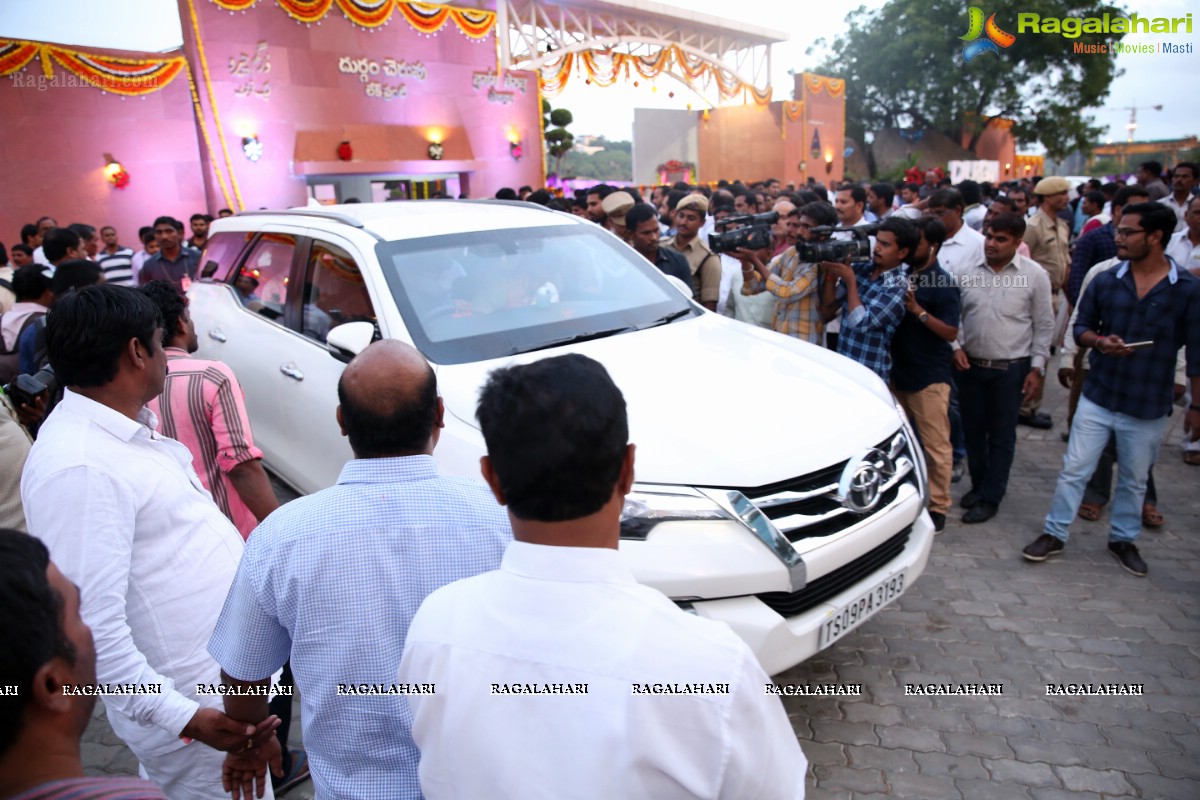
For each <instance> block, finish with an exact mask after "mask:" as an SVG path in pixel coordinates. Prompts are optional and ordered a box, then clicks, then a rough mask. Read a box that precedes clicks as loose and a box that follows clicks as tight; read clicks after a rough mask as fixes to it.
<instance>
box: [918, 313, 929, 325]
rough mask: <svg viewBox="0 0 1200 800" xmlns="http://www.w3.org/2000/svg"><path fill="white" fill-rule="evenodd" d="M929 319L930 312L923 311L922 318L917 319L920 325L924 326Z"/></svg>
mask: <svg viewBox="0 0 1200 800" xmlns="http://www.w3.org/2000/svg"><path fill="white" fill-rule="evenodd" d="M927 319H929V312H928V311H922V312H921V316H919V317H917V322H920V323H922V324H924V323H925V320H927Z"/></svg>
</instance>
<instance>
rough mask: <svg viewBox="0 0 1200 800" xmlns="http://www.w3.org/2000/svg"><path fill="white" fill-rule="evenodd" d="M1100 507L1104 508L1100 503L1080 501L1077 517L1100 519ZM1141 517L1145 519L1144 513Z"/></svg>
mask: <svg viewBox="0 0 1200 800" xmlns="http://www.w3.org/2000/svg"><path fill="white" fill-rule="evenodd" d="M1102 508H1104V506H1103V505H1101V504H1100V503H1080V504H1079V518H1080V519H1086V520H1087V521H1088V522H1095V521H1096V520H1098V519H1100V510H1101V509H1102ZM1142 519H1143V520H1145V514H1144V513H1143V515H1142Z"/></svg>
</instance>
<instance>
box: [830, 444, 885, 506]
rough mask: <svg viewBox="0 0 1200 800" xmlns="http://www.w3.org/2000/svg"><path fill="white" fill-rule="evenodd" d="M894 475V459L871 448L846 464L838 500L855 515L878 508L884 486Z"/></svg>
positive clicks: (839, 485) (839, 487) (839, 483)
mask: <svg viewBox="0 0 1200 800" xmlns="http://www.w3.org/2000/svg"><path fill="white" fill-rule="evenodd" d="M895 473H896V464H895V462H893V461H892V458H891V456H889V455H888V454H887V453H885V452H883V451H882V450H880V449H878V448H875V447H872V448H870V449H868V450H866V451H865V452H863V453H861V454H859V455H858V456H856V457H855V458H852V459H850V460H849V461H847V462H846V468H845V469H844V470H842V478H841V480H840V481H839V482H838V498H837V499H838V501H839V502H840V503H841V504H842V505H843V506H845V507H846V508H848V509H849V510H851V511H853V512H854V513H856V514H866V513H869V512H871V511H873V510H874V509H875V507H876V506H877V505H879V501H880V499H881V498H882V497H883V491H882V489H883V486H884V484H885V483H887V481H888V479H890V478H891V477H892V476H893V475H894V474H895Z"/></svg>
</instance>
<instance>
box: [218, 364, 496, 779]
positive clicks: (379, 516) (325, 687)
mask: <svg viewBox="0 0 1200 800" xmlns="http://www.w3.org/2000/svg"><path fill="white" fill-rule="evenodd" d="M338 399H339V401H340V403H341V405H339V406H338V409H337V423H338V424H339V425H340V426H341V429H342V434H343V435H345V436H346V437H348V438H349V439H350V447H351V449H352V450H353V451H354V460H352V461H350V462H348V463H347V464H346V466H345V467H344V468H343V469H342V474H341V477H340V478H339V479H338V482H337V484H336V485H335V486H332V487H330V488H329V489H325V490H324V491H320V492H317V493H316V494H313V495H309V496H308V497H303V498H300V499H299V500H294V501H292V502H291V503H288V504H287V505H285V506H283V507H282V508H280V509H279V510H278V511H276V512H275V513H273V514H271V516H269V517H268V518H267V519H266V520H265V521H264V522H263V523H262V524H261V525H259V527H258V528H257V529H256V530H255V532H254V535H253V536H251V537H250V540H249V543H248V544H247V546H246V551H245V554H244V555H243V556H242V562H241V565H240V566H239V568H238V572H237V577H236V578H235V579H234V582H233V586H232V588H231V589H230V591H229V597H228V599H227V600H226V601H225V608H224V610H223V611H222V612H221V618H220V620H219V621H218V622H217V627H216V630H215V631H214V632H213V636H212V640H211V641H210V642H209V645H208V649H209V652H210V653H212V655H213V657H214V658H216V660H217V661H218V662H219V663H220V664H221V668H222V676H221V677H222V680H223V681H225V682H226V683H227V684H229V685H232V686H250V685H265V684H266V683H267V681H268V676H270V675H271V674H272V673H274V672H275V671H276V670H278V669H279V668H280V667H281V666H283V663H284V662H285V661H287V660H288V659H289V658H290V659H291V664H292V672H293V674H294V675H295V679H296V687H297V688H298V689H299V690H300V697H301V703H302V706H301V707H302V711H303V713H302V714H301V718H302V721H303V724H304V746H305V750H306V751H307V753H308V758H309V766H310V770H311V772H312V778H313V783H314V784H315V786H316V795H317V796H318V797H338V798H368V797H388V798H400V799H403V798H413V800H416V798H420V797H421V787H420V783H419V780H418V777H417V762H418V757H419V753H418V751H417V748H416V745H415V744H414V743H413V739H412V714H411V713H410V711H409V708H408V703H407V701H406V700H405V695H406V694H410V693H413V692H421V691H427V690H430V687H428V686H422V685H419V684H417V685H412V686H408V685H398V684H396V675H397V674H398V673H399V668H400V657H401V655H402V653H403V652H404V640H405V637H406V636H407V634H408V626H409V623H410V621H411V620H412V617H413V615H414V614H415V613H416V611H417V608H418V606H420V605H421V601H422V600H424V599H425V597H426V596H427V595H428V594H430V593H431V592H433V591H434V590H435V589H437V588H439V587H441V586H444V585H445V584H448V583H451V582H453V581H456V580H459V579H461V578H468V577H471V576H473V575H478V574H480V573H483V572H487V571H489V570H493V569H496V568H497V567H499V565H500V558H501V556H502V555H503V553H504V548H505V547H506V546H507V544H508V543H509V542H510V541H511V540H512V530H511V528H510V527H509V522H508V516H507V514H506V513H505V512H504V509H503V508H501V507H500V506H499V505H497V503H496V501H495V499H494V498H493V496H492V494H491V492H490V491H489V490H488V488H487V486H485V485H484V484H482V483H480V482H477V481H474V480H470V479H467V478H448V477H443V476H441V475H439V474H438V471H437V467H436V466H435V465H434V461H433V451H434V448H435V447H436V446H437V442H438V435H439V433H440V432H441V429H442V427H443V422H442V419H443V415H444V413H445V411H444V407H443V404H442V398H441V397H439V396H438V392H437V380H436V376H435V374H434V372H433V370H432V369H431V368H430V366H429V364H428V363H427V362H426V361H425V358H424V357H423V356H422V355H421V354H420V353H419V352H417V351H416V350H414V349H413V348H412V347H410V346H409V345H407V344H403V343H401V342H397V341H381V342H376V343H374V344H372V345H371V346H370V347H368V348H367V349H366V350H364V351H363V352H362V353H361V354H359V355H358V356H357V357H356V358H355V359H354V360H353V361H351V362H350V364H349V365H348V366H347V367H346V370H345V371H344V372H343V373H342V378H341V381H339V383H338ZM329 423H330V424H332V423H333V420H330V421H329ZM225 703H226V711H227V713H228V714H229V715H230V716H232V717H234V718H235V719H239V720H252V719H262V718H265V717H266V715H267V699H266V697H260V696H246V695H242V696H231V695H228V694H227V695H226V696H225ZM279 755H280V753H279V749H278V746H277V743H276V742H275V740H272V742H271V743H270V744H269V745H268V746H267V747H264V748H263V750H262V752H261V753H260V754H259V755H258V756H256V757H242V756H236V755H233V756H230V758H229V759H227V761H226V773H227V776H228V778H229V782H228V784H227V788H232V790H233V791H232V794H233V800H239V795H240V796H242V797H247V798H249V797H252V796H253V790H254V788H255V787H254V783H255V782H256V781H257V782H260V783H261V782H262V781H264V780H265V777H266V769H267V765H268V764H271V766H272V769H273V770H274V769H275V767H276V766H277V764H275V763H274V762H276V761H277V760H278V758H279Z"/></svg>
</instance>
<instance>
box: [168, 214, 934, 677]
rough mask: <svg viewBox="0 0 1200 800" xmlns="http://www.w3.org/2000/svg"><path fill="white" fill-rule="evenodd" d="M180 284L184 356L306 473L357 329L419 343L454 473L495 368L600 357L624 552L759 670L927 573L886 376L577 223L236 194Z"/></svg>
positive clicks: (920, 517)
mask: <svg viewBox="0 0 1200 800" xmlns="http://www.w3.org/2000/svg"><path fill="white" fill-rule="evenodd" d="M189 296H190V298H191V309H192V316H193V318H194V319H195V322H196V326H197V330H198V332H199V335H200V352H199V354H198V355H199V356H201V357H204V358H213V359H219V360H221V361H224V362H226V363H227V364H229V365H230V366H231V367H232V368H233V370H234V371H235V372H236V373H237V375H238V377H239V379H240V380H241V382H242V385H243V386H244V387H245V391H246V404H247V406H248V409H249V413H250V418H251V422H252V423H253V426H254V437H255V440H256V442H257V443H258V445H259V446H260V447H261V448H262V450H263V452H264V453H265V455H266V462H267V464H268V466H270V468H271V469H272V470H273V471H274V472H276V473H277V474H278V475H279V476H280V477H282V478H283V479H284V480H285V481H286V482H288V483H289V484H291V485H292V486H293V487H295V488H296V489H297V490H298V491H300V492H305V493H307V492H313V491H316V490H318V489H321V488H324V487H326V486H330V485H332V484H333V483H334V482H335V481H336V480H337V477H338V473H339V471H340V470H341V467H342V464H343V463H344V462H345V461H346V460H347V459H349V458H351V457H352V456H351V453H350V448H349V446H348V444H347V443H346V440H345V439H343V438H342V437H341V436H340V435H339V430H338V427H337V424H336V423H335V421H334V409H335V408H336V406H337V391H336V385H337V380H338V377H339V375H340V374H341V371H342V369H343V368H344V366H345V362H346V361H348V360H349V358H350V357H351V356H352V355H353V354H354V353H356V352H359V351H360V350H362V349H363V348H364V347H366V345H367V344H369V343H370V341H371V340H372V339H373V338H377V337H380V336H383V337H387V338H393V339H400V340H402V341H405V342H409V343H411V344H413V345H414V346H415V347H416V348H417V349H418V350H420V351H421V352H422V353H423V354H424V355H425V357H426V358H428V359H429V361H430V363H431V364H432V365H433V368H434V369H435V370H436V371H437V379H438V388H439V390H440V393H441V395H442V397H443V398H444V400H445V404H446V411H447V414H446V428H445V430H444V431H443V432H442V436H441V440H440V443H439V445H438V448H437V451H436V453H435V458H436V460H437V462H438V465H439V467H440V468H441V470H442V471H443V472H445V473H447V474H456V475H469V476H472V477H478V471H479V456H480V455H481V454H482V453H483V452H484V442H483V437H482V434H481V433H480V431H479V428H478V424H477V422H476V421H475V403H476V399H477V396H478V392H479V388H480V387H481V386H482V385H483V382H484V380H485V378H486V376H487V374H488V373H489V372H490V371H491V370H493V369H495V368H497V367H499V366H503V365H506V364H511V363H524V362H528V361H533V360H536V359H539V358H544V357H547V356H550V355H557V354H561V353H566V352H579V353H584V354H586V355H588V356H591V357H592V358H595V359H597V360H598V361H600V362H601V363H603V364H604V365H605V367H606V368H607V369H608V371H609V373H610V374H611V375H612V377H613V379H614V380H615V381H616V383H617V385H618V386H620V388H621V390H622V392H623V393H624V394H625V399H626V403H627V406H628V409H629V417H630V420H629V422H630V436H631V439H632V440H633V441H634V442H636V443H637V445H638V451H637V452H638V462H637V478H638V483H637V485H636V486H635V487H634V492H633V494H631V495H630V496H629V499H628V502H627V504H626V507H625V517H624V520H623V522H622V540H621V553H622V554H623V555H624V557H625V558H626V559H627V561H628V563H629V565H630V567H631V568H632V569H633V572H634V573H635V574H636V575H637V577H638V579H639V580H640V581H642V582H643V583H646V584H647V585H650V586H653V587H655V588H657V589H659V590H660V591H662V592H663V593H664V594H666V595H667V596H668V597H670V598H672V599H673V600H674V601H675V602H676V603H678V604H679V605H680V606H681V607H683V608H685V609H687V610H689V611H691V612H693V613H695V614H698V615H700V616H703V617H709V618H712V619H719V620H723V621H725V622H727V623H728V624H729V625H730V626H731V627H732V628H733V629H734V630H735V631H736V632H737V633H738V634H739V635H740V636H741V637H742V638H743V639H745V640H746V641H747V642H748V643H749V644H750V646H751V647H752V648H753V649H754V651H755V652H756V653H757V655H758V657H759V660H760V661H761V663H762V665H763V668H764V669H765V670H766V671H767V672H768V673H771V674H775V673H778V672H781V671H783V670H785V669H787V668H789V667H791V666H793V665H795V664H797V663H799V662H801V661H803V660H804V659H806V658H808V657H809V656H811V655H813V654H814V653H816V652H818V651H820V650H821V649H823V648H825V647H827V646H828V645H829V644H830V643H832V642H834V641H835V640H837V639H838V638H839V637H841V636H843V635H845V634H846V633H847V632H848V631H850V630H852V629H853V628H854V627H855V626H857V625H858V624H860V623H861V622H863V621H864V620H865V619H867V618H868V617H870V616H871V615H872V614H874V613H875V612H876V611H878V610H879V609H880V608H881V607H883V606H884V605H886V604H887V603H889V602H891V601H892V600H894V599H895V598H896V597H897V596H899V595H900V593H901V592H903V591H905V590H906V589H907V588H908V586H909V585H910V584H911V583H912V581H913V580H914V579H916V578H917V577H918V576H919V575H920V574H921V572H922V571H924V569H925V562H926V559H927V558H928V555H929V550H930V547H931V544H932V541H933V524H932V522H931V521H930V519H929V516H928V514H926V513H924V507H925V497H926V488H925V464H924V460H923V458H922V457H921V455H920V449H919V447H918V445H917V443H916V437H915V436H914V435H913V431H912V429H911V428H910V427H909V425H908V423H907V422H906V419H905V417H904V414H903V412H902V411H900V409H899V407H898V406H897V405H896V403H895V402H894V401H893V399H892V396H891V395H890V394H889V392H888V390H887V388H886V387H885V386H884V384H883V383H882V382H881V381H880V380H879V379H878V378H877V377H876V376H875V375H874V374H872V373H871V372H870V371H868V370H866V369H865V368H863V367H861V366H859V365H858V364H855V363H854V362H852V361H850V360H848V359H845V358H843V357H841V356H839V355H837V354H835V353H832V352H830V351H828V350H824V349H822V348H819V347H813V346H811V345H809V344H807V343H804V342H799V341H797V340H795V339H792V338H790V337H787V336H781V335H779V334H777V333H774V332H772V331H767V330H763V329H760V328H755V327H752V326H749V325H744V324H743V323H740V322H735V321H733V320H729V319H726V318H724V317H721V316H719V315H717V314H712V313H708V312H706V311H705V310H704V309H702V308H701V307H700V306H698V305H696V304H694V303H692V302H691V301H690V300H689V299H687V298H685V297H683V296H682V295H681V294H680V292H679V291H677V290H676V288H674V286H673V285H672V283H671V282H669V281H668V280H667V279H666V278H665V277H664V276H663V275H662V274H661V273H660V272H659V271H658V270H657V269H655V268H654V267H653V266H652V265H651V264H649V262H647V261H646V260H645V259H644V258H642V257H641V256H640V255H638V254H637V253H636V252H635V251H633V250H632V249H631V248H629V247H628V246H627V245H625V244H624V243H623V242H621V241H620V240H619V239H617V238H616V237H614V236H612V235H611V234H609V233H608V232H606V231H604V230H602V229H601V228H599V227H598V226H596V225H593V224H591V223H590V222H587V221H583V220H580V219H578V218H576V217H572V216H569V215H566V214H561V213H557V212H553V211H548V210H545V209H542V208H540V207H538V206H535V205H531V204H526V203H515V202H514V203H503V202H498V201H466V202H458V201H430V202H420V203H418V202H409V203H393V204H362V205H348V206H333V207H328V208H326V209H298V210H294V211H281V212H265V211H264V212H257V213H247V214H240V215H238V216H236V217H231V218H228V219H221V220H217V221H215V222H214V223H213V225H212V229H211V233H210V236H209V240H208V246H207V248H206V249H205V251H204V256H203V257H202V259H201V277H200V279H199V280H197V281H196V282H195V283H193V284H192V286H191V288H190V290H189Z"/></svg>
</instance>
